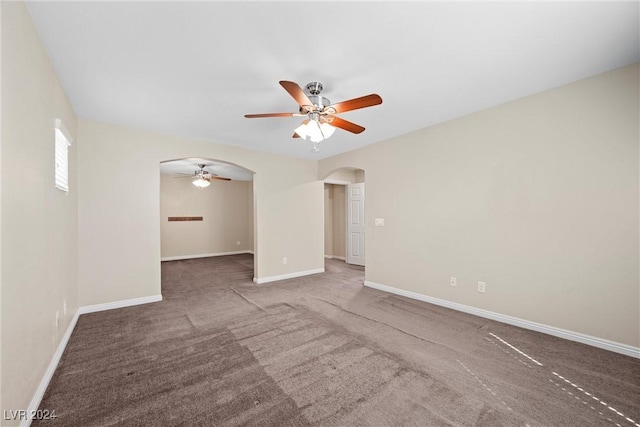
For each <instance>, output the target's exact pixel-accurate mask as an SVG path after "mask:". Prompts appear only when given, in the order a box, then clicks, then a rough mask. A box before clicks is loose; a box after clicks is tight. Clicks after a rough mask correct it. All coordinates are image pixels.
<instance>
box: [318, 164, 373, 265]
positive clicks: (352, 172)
mask: <svg viewBox="0 0 640 427" xmlns="http://www.w3.org/2000/svg"><path fill="white" fill-rule="evenodd" d="M364 191H365V172H364V170H362V169H357V168H341V169H338V170H335V171H333V172H332V173H330V174H329V175H328V176H327V177H326V178H325V179H324V207H325V258H327V259H340V260H344V261H345V262H346V263H348V264H354V265H361V266H363V267H364V266H365V265H366V257H365V216H364V203H365V200H364Z"/></svg>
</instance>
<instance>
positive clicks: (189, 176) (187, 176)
mask: <svg viewBox="0 0 640 427" xmlns="http://www.w3.org/2000/svg"><path fill="white" fill-rule="evenodd" d="M180 175H181V176H174V178H195V176H193V175H187V174H180Z"/></svg>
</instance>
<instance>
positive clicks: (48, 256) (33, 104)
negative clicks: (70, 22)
mask: <svg viewBox="0 0 640 427" xmlns="http://www.w3.org/2000/svg"><path fill="white" fill-rule="evenodd" d="M1 51H2V85H1V86H2V116H1V117H2V120H1V121H2V145H1V150H2V165H1V173H2V179H1V180H0V181H1V184H0V185H1V192H2V207H1V216H2V225H1V227H2V229H1V233H2V250H1V254H2V260H1V263H2V279H1V280H2V307H1V309H2V385H1V388H2V410H11V409H12V410H17V409H27V407H28V405H29V402H30V401H31V399H32V397H33V396H34V393H35V391H36V389H37V387H38V385H39V383H40V380H41V379H42V377H43V375H44V373H45V370H46V368H47V366H48V364H49V362H50V361H51V358H52V356H53V354H54V352H55V350H56V348H57V346H58V344H59V342H60V339H61V338H62V335H63V334H64V332H65V330H66V329H67V327H68V325H69V322H70V321H71V319H72V316H73V315H74V313H75V312H76V310H77V307H78V299H77V267H78V264H77V225H76V209H77V194H78V186H77V181H76V173H75V170H76V151H77V149H78V148H79V145H80V144H79V142H78V140H77V138H76V117H75V114H74V112H73V110H72V108H71V106H70V104H69V101H68V100H67V98H66V96H65V94H64V92H63V90H62V88H61V86H60V83H59V82H58V79H57V77H56V75H55V72H54V70H53V67H52V66H51V63H50V62H49V59H48V56H47V54H46V52H45V51H44V49H43V46H42V45H41V44H40V41H39V40H38V36H37V34H36V31H35V28H34V27H33V24H32V22H31V18H30V16H29V13H28V11H27V9H26V7H25V5H24V3H22V2H2V47H1ZM56 118H59V119H62V121H63V123H64V125H65V127H66V128H67V130H68V131H69V132H70V133H71V137H72V138H73V141H72V142H73V145H72V146H71V147H70V156H69V161H70V192H69V194H64V193H62V192H60V191H58V190H56V189H55V187H54V179H53V177H54V158H53V153H54V126H55V122H54V120H55V119H56ZM64 300H66V301H67V314H66V315H63V314H62V309H63V307H62V306H63V301H64ZM56 311H59V312H60V323H59V326H58V327H56V323H55V317H56ZM5 423H8V422H7V421H4V422H3V425H5Z"/></svg>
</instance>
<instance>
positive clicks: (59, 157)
mask: <svg viewBox="0 0 640 427" xmlns="http://www.w3.org/2000/svg"><path fill="white" fill-rule="evenodd" d="M62 129H63V128H62V126H61V124H60V122H59V121H56V131H55V140H56V141H55V180H56V188H58V189H60V190H62V191H64V192H65V193H68V192H69V146H70V145H71V143H70V142H69V139H68V138H67V137H66V136H65V134H64V132H63V131H62Z"/></svg>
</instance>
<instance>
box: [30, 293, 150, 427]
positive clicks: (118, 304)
mask: <svg viewBox="0 0 640 427" xmlns="http://www.w3.org/2000/svg"><path fill="white" fill-rule="evenodd" d="M158 301H162V295H151V296H148V297H142V298H133V299H127V300H121V301H114V302H108V303H105V304H95V305H86V306H84V307H79V308H78V310H77V311H76V314H74V315H73V318H72V319H71V322H69V326H68V327H67V330H66V331H65V333H64V335H63V336H62V339H61V340H60V344H58V348H57V349H56V352H55V353H54V354H53V357H52V358H51V362H49V366H48V367H47V370H46V371H45V373H44V375H43V376H42V380H40V384H39V385H38V388H37V389H36V392H35V394H34V395H33V398H32V399H31V402H29V407H28V408H27V419H25V420H22V422H21V423H20V425H21V426H23V427H28V426H30V425H31V418H30V416H29V414H34V413H35V411H36V410H37V409H38V407H39V406H40V402H41V401H42V396H44V393H45V391H47V387H49V382H50V381H51V378H52V377H53V374H54V372H55V371H56V368H57V367H58V363H60V358H61V357H62V354H63V353H64V350H65V348H67V344H68V343H69V338H71V334H72V333H73V329H74V328H75V327H76V323H77V322H78V318H79V317H80V315H81V314H87V313H94V312H96V311H104V310H112V309H115V308H123V307H130V306H133V305H140V304H147V303H150V302H158Z"/></svg>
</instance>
